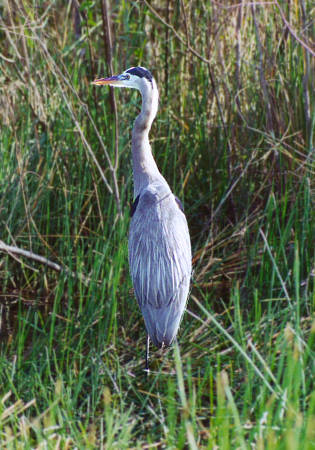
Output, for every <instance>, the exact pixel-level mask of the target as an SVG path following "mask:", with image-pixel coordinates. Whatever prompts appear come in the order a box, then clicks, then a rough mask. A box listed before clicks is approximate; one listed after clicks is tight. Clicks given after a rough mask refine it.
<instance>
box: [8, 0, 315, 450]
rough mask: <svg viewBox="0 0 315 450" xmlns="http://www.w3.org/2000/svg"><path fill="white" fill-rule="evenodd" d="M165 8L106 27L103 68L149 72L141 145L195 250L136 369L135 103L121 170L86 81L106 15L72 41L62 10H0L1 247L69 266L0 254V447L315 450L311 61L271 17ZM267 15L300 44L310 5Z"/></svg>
mask: <svg viewBox="0 0 315 450" xmlns="http://www.w3.org/2000/svg"><path fill="white" fill-rule="evenodd" d="M69 5H70V3H69ZM161 5H162V6H161V7H160V9H158V10H156V11H157V13H158V15H159V16H160V17H158V15H157V14H156V12H155V11H154V9H153V10H152V7H153V8H154V4H151V2H148V3H146V2H112V3H111V8H112V9H111V15H110V17H111V21H112V25H113V42H114V47H113V59H112V64H113V66H114V71H115V72H120V71H122V70H124V69H126V68H127V67H130V66H132V65H136V64H140V65H144V66H147V67H148V68H150V69H151V70H152V72H153V73H154V75H155V76H156V78H157V82H158V86H159V88H160V96H161V99H160V110H159V113H158V116H157V119H156V121H155V123H154V124H153V128H152V132H151V142H152V147H153V150H154V154H155V157H156V160H157V162H158V165H159V167H160V169H161V171H162V172H163V174H164V175H165V177H166V178H167V180H168V181H169V183H170V186H171V188H172V189H173V190H174V192H175V193H176V194H177V195H178V196H179V197H180V198H181V199H182V200H183V203H184V205H185V212H186V215H187V219H188V222H189V228H190V232H191V239H192V247H193V262H194V274H193V279H192V288H191V295H190V299H189V303H188V308H187V312H186V314H185V316H184V319H183V322H182V325H181V328H180V333H179V337H178V344H176V345H174V347H173V348H170V349H167V350H165V351H164V352H162V353H161V351H157V350H155V349H153V348H152V350H151V373H150V374H149V375H148V376H147V374H146V373H145V372H144V370H143V368H144V352H145V328H144V323H143V319H142V317H141V313H140V311H139V308H138V306H137V303H136V300H135V298H134V294H133V291H132V285H131V280H130V277H129V270H128V249H127V240H128V227H129V220H130V219H129V204H130V202H131V201H132V193H133V186H132V174H131V164H130V132H131V127H132V122H133V120H134V117H135V115H136V114H137V111H138V109H139V104H140V97H139V95H138V94H137V93H136V92H128V91H127V90H121V91H116V92H115V96H116V102H117V109H118V118H119V124H118V125H119V132H118V161H117V167H116V159H117V155H115V119H114V114H113V111H112V109H111V105H110V101H109V91H108V90H106V89H95V88H94V87H92V86H91V85H90V84H89V83H90V81H91V80H93V79H94V77H96V76H97V75H106V74H108V73H109V69H108V66H107V64H105V63H104V61H106V51H105V50H104V38H103V36H104V26H103V21H102V14H101V2H97V3H94V2H92V1H87V2H81V7H80V11H79V13H80V30H79V32H78V34H77V36H75V25H74V12H73V10H71V6H64V3H63V2H59V1H55V2H50V3H49V6H47V4H44V3H41V2H39V1H34V2H30V1H25V2H23V7H22V6H20V5H19V4H16V5H15V6H14V5H13V3H12V2H8V3H6V4H5V5H3V6H0V17H1V19H0V64H1V66H0V80H1V83H0V106H1V108H0V121H1V133H0V154H1V164H0V240H2V241H4V242H5V243H6V244H8V245H12V246H17V247H19V248H21V249H24V250H29V251H32V252H34V253H36V254H38V255H42V256H44V257H46V258H48V259H49V260H51V261H54V262H56V263H58V264H59V265H61V266H63V267H64V268H65V270H64V271H63V272H56V271H53V270H52V269H50V268H49V267H48V266H46V265H42V264H39V263H37V262H35V261H33V260H31V259H29V258H25V257H23V256H21V255H12V254H8V253H5V252H1V253H0V314H1V321H0V338H1V343H0V443H1V445H0V446H1V448H8V449H16V448H23V449H24V448H26V449H28V448H29V449H31V448H49V449H50V448H52V449H57V448H62V449H63V448H80V449H81V448H82V449H86V448H91V449H92V448H106V449H107V448H117V449H123V448H176V449H177V448H178V449H184V448H192V449H194V448H209V449H214V448H220V450H221V449H230V448H242V449H243V448H244V449H247V448H257V449H292V450H296V449H303V450H304V449H307V450H310V449H315V431H314V430H315V390H314V369H315V367H314V363H315V358H314V357H315V316H314V309H315V283H314V276H315V265H314V260H315V258H314V256H315V245H314V236H315V215H314V189H315V186H314V172H315V166H314V124H315V110H314V92H315V89H314V82H315V79H314V74H313V70H312V68H313V66H314V60H313V59H312V56H311V55H310V53H309V52H308V51H307V50H305V48H304V47H303V46H302V45H301V44H300V43H299V42H297V40H296V39H295V38H294V37H293V35H292V34H291V33H290V32H288V31H287V29H286V28H285V26H284V24H283V22H282V19H281V16H280V14H279V10H278V8H277V7H276V6H275V5H272V4H268V5H267V4H263V5H261V6H260V7H258V6H257V7H256V9H255V20H256V26H255V21H254V19H253V17H254V15H253V11H252V10H251V7H250V6H248V5H247V6H246V5H244V7H243V10H242V17H241V20H240V22H239V23H240V26H239V29H237V23H238V17H239V16H238V13H239V8H236V7H234V6H235V4H234V3H233V2H231V3H229V4H228V6H231V8H222V7H220V5H219V4H218V3H217V2H208V3H207V2H204V1H199V0H196V1H195V2H193V3H192V2H187V1H184V2H168V1H165V2H162V4H161ZM183 5H184V7H185V11H184V10H183ZM279 5H280V7H281V8H282V10H283V12H284V14H285V15H286V17H287V18H288V21H289V23H290V26H291V27H292V30H293V31H294V32H296V33H297V34H298V36H299V38H300V39H301V40H302V41H303V42H304V43H305V44H306V45H308V46H309V47H312V45H311V44H312V42H314V23H312V22H311V21H310V20H309V19H308V18H311V17H313V15H314V7H313V6H312V3H311V2H310V1H308V0H304V1H301V2H284V1H280V2H279ZM149 6H151V9H149ZM232 6H233V7H232ZM47 8H48V9H47ZM161 18H162V21H161ZM163 21H165V22H167V23H169V24H170V25H171V27H173V28H170V27H167V26H166V25H165V23H163ZM174 31H175V32H174ZM176 33H177V35H176ZM176 36H179V37H180V39H178V38H177V37H176ZM237 36H239V40H238V38H237ZM188 40H189V45H190V47H191V48H192V49H193V51H194V52H195V53H192V52H191V51H190V50H189V46H188V45H187V43H188ZM237 44H238V45H239V49H240V53H239V54H240V56H239V57H238V56H237V51H236V45H237ZM196 53H197V54H199V55H200V56H201V57H198V55H197V56H196ZM202 58H203V60H202ZM238 63H239V65H238ZM237 67H239V69H237ZM264 87H266V89H267V91H265V90H264ZM268 114H269V116H268ZM96 162H97V163H98V164H99V167H98V166H97V163H96ZM111 167H112V170H111ZM115 186H118V191H117V192H116V194H115ZM118 197H119V201H118ZM119 206H121V210H122V212H121V214H119ZM73 273H74V274H75V276H73Z"/></svg>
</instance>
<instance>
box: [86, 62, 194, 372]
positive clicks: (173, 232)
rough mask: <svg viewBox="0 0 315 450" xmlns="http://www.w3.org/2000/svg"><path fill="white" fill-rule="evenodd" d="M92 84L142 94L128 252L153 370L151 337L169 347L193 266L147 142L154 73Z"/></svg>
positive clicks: (178, 215) (176, 203) (139, 70)
mask: <svg viewBox="0 0 315 450" xmlns="http://www.w3.org/2000/svg"><path fill="white" fill-rule="evenodd" d="M92 84H95V85H99V86H102V85H109V86H113V87H125V88H132V89H137V90H138V91H140V93H141V96H142V107H141V112H140V114H139V115H138V116H137V118H136V120H135V122H134V126H133V130H132V141H131V148H132V164H133V182H134V201H133V204H132V207H131V221H130V229H129V241H128V253H129V267H130V274H131V279H132V283H133V287H134V292H135V296H136V299H137V302H138V304H139V307H140V310H141V312H142V315H143V318H144V322H145V327H146V330H147V342H146V358H145V361H146V363H145V370H146V371H149V345H150V339H151V341H152V342H153V344H154V345H155V346H156V347H157V348H161V347H164V346H165V347H167V346H170V345H171V344H172V343H173V341H174V340H175V338H176V335H177V332H178V328H179V326H180V322H181V319H182V317H183V313H184V311H185V308H186V303H187V298H188V294H189V286H190V278H191V269H192V267H191V264H192V262H191V244H190V236H189V230H188V225H187V220H186V217H185V214H184V211H183V207H182V203H181V202H180V200H179V199H178V198H177V197H176V196H175V195H174V194H173V193H172V191H171V189H170V186H169V184H168V183H167V181H166V180H165V178H164V177H163V175H162V174H161V173H160V171H159V169H158V166H157V164H156V162H155V160H154V157H153V154H152V149H151V146H150V142H149V131H150V129H151V125H152V122H153V120H154V118H155V116H156V114H157V110H158V100H159V93H158V89H157V84H156V81H155V79H154V77H153V76H152V74H151V72H150V71H149V70H148V69H146V68H145V67H141V66H138V67H131V68H129V69H127V70H125V71H124V72H123V73H121V74H120V75H115V76H111V77H109V78H98V79H96V80H94V81H93V82H92Z"/></svg>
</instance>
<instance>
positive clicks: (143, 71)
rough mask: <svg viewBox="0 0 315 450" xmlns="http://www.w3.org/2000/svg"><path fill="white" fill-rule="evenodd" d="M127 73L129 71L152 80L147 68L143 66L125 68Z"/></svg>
mask: <svg viewBox="0 0 315 450" xmlns="http://www.w3.org/2000/svg"><path fill="white" fill-rule="evenodd" d="M127 73H131V75H136V76H137V77H139V78H143V77H144V78H146V79H147V80H149V81H152V78H153V76H152V74H151V72H150V71H149V70H147V69H145V68H144V67H140V66H139V67H133V68H132V69H129V70H127Z"/></svg>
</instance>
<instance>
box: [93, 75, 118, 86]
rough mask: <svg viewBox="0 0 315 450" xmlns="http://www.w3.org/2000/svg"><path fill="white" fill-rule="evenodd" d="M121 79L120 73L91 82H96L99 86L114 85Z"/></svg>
mask: <svg viewBox="0 0 315 450" xmlns="http://www.w3.org/2000/svg"><path fill="white" fill-rule="evenodd" d="M120 81H121V80H120V78H119V75H115V76H113V77H109V78H98V79H96V80H94V81H92V83H91V84H96V85H97V86H103V85H104V84H109V85H112V86H114V85H115V84H117V83H119V82H120Z"/></svg>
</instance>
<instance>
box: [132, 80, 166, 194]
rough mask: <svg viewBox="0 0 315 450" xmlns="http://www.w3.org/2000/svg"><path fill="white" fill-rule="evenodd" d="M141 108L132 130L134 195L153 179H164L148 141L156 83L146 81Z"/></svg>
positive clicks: (155, 110)
mask: <svg viewBox="0 0 315 450" xmlns="http://www.w3.org/2000/svg"><path fill="white" fill-rule="evenodd" d="M141 95H142V108H141V112H140V114H139V116H138V117H137V118H136V120H135V123H134V127H133V130H132V162H133V177H134V196H135V197H137V195H138V194H139V192H140V191H141V189H143V188H144V187H145V186H147V185H148V184H149V183H151V182H152V181H154V180H157V179H159V180H161V179H164V178H163V177H162V175H161V174H160V172H159V169H158V167H157V165H156V162H155V161H154V158H153V155H152V151H151V146H150V143H149V131H150V128H151V125H152V122H153V120H154V118H155V116H156V113H157V109H158V101H159V93H158V90H157V87H156V83H155V81H154V80H153V81H152V84H151V83H146V84H145V85H144V86H143V88H142V90H141Z"/></svg>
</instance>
